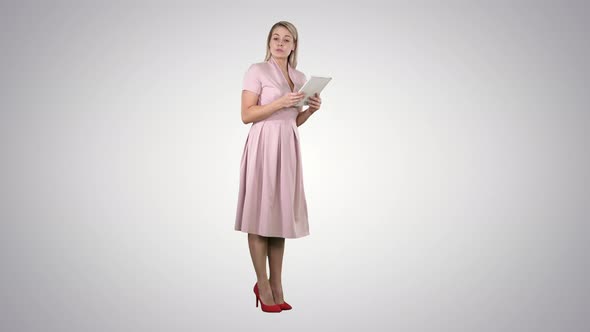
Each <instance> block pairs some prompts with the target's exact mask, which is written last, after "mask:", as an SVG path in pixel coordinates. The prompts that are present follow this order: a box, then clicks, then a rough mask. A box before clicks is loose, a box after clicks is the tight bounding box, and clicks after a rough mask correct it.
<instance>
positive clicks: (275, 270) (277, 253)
mask: <svg viewBox="0 0 590 332" xmlns="http://www.w3.org/2000/svg"><path fill="white" fill-rule="evenodd" d="M284 252H285V238H282V237H269V238H268V261H269V266H270V280H269V281H270V287H271V289H272V295H273V297H274V300H275V303H283V302H285V300H284V298H283V285H282V280H281V277H282V271H283V254H284Z"/></svg>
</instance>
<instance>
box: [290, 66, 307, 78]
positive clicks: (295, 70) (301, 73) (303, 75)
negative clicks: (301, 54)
mask: <svg viewBox="0 0 590 332" xmlns="http://www.w3.org/2000/svg"><path fill="white" fill-rule="evenodd" d="M291 69H293V72H294V73H295V75H297V76H299V78H300V79H302V80H304V81H306V80H307V76H306V75H305V74H304V73H303V72H302V71H301V70H299V69H296V68H292V67H291Z"/></svg>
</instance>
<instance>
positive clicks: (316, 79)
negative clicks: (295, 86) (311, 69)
mask: <svg viewBox="0 0 590 332" xmlns="http://www.w3.org/2000/svg"><path fill="white" fill-rule="evenodd" d="M331 79H332V78H331V77H322V76H311V78H310V79H309V80H307V82H305V84H304V85H303V86H302V87H301V89H299V92H303V93H304V94H305V97H303V99H302V100H301V101H300V102H299V103H297V104H296V105H295V106H297V107H299V106H303V105H309V97H313V96H314V95H315V94H316V93H317V94H318V95H319V94H320V92H322V90H323V89H324V87H325V86H326V85H327V84H328V82H330V80H331Z"/></svg>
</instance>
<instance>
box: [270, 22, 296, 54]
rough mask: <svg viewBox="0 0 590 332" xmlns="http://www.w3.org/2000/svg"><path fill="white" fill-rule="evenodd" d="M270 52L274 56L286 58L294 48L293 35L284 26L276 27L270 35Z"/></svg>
mask: <svg viewBox="0 0 590 332" xmlns="http://www.w3.org/2000/svg"><path fill="white" fill-rule="evenodd" d="M269 46H270V52H271V54H272V55H273V56H274V57H275V58H287V57H288V56H289V54H291V51H293V50H294V49H295V43H294V42H293V36H291V34H290V33H289V30H287V29H286V28H284V27H281V26H280V27H277V28H275V29H274V31H273V32H272V35H271V36H270V45H269Z"/></svg>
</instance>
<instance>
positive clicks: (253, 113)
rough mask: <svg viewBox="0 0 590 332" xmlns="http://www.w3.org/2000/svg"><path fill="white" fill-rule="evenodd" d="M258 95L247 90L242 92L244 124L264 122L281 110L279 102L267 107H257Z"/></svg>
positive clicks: (276, 101)
mask: <svg viewBox="0 0 590 332" xmlns="http://www.w3.org/2000/svg"><path fill="white" fill-rule="evenodd" d="M257 103H258V95H257V94H255V93H253V92H251V91H247V90H243V91H242V122H243V123H244V124H248V123H250V122H257V121H260V120H264V119H266V118H268V117H269V116H271V115H272V114H273V113H274V112H276V111H278V110H279V109H281V105H280V104H279V102H278V100H275V101H273V102H272V103H269V104H266V105H256V104H257Z"/></svg>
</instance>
